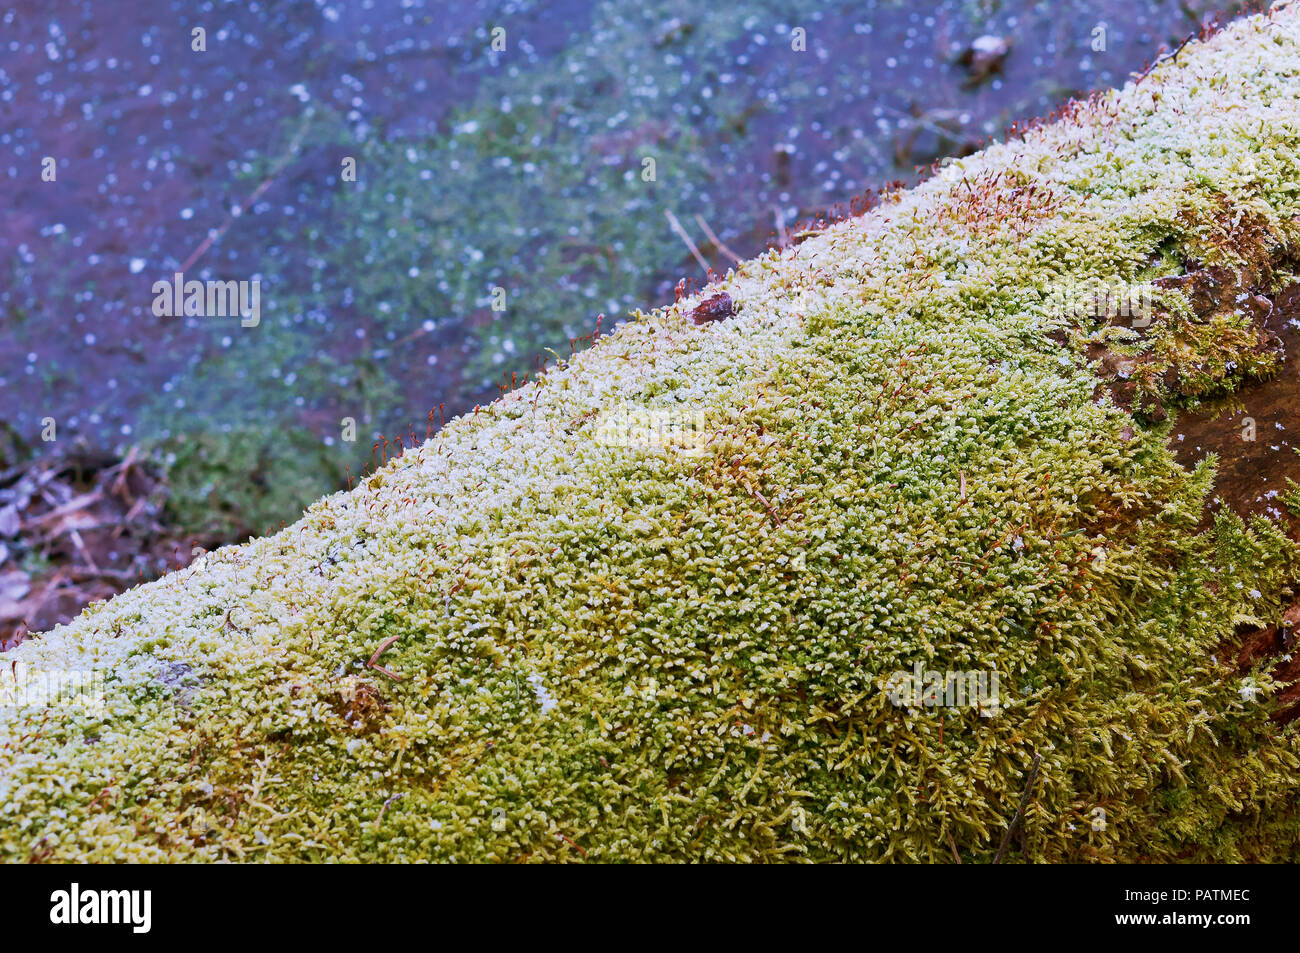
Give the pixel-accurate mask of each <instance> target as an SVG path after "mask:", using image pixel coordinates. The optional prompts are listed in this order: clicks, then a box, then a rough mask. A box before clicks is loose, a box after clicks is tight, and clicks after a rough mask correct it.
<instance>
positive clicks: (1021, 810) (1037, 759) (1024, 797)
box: [993, 754, 1043, 864]
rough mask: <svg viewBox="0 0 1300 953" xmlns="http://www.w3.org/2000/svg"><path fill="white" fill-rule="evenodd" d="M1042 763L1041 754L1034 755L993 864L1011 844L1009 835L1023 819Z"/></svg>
mask: <svg viewBox="0 0 1300 953" xmlns="http://www.w3.org/2000/svg"><path fill="white" fill-rule="evenodd" d="M1042 763H1043V756H1042V755H1041V754H1036V755H1034V763H1033V764H1032V765H1031V766H1030V768H1029V779H1028V780H1027V781H1026V782H1025V790H1024V793H1022V794H1021V795H1020V805H1019V806H1018V807H1017V808H1016V813H1015V814H1014V815H1013V816H1012V818H1011V823H1010V824H1008V825H1007V832H1006V833H1005V834H1003V835H1002V846H1001V847H999V848H998V853H997V856H996V857H994V858H993V863H995V864H1000V863H1001V862H1002V855H1003V854H1004V853H1006V850H1007V845H1008V844H1009V843H1011V835H1012V834H1013V833H1014V832H1015V829H1016V827H1017V825H1019V824H1020V821H1021V820H1022V819H1023V818H1024V814H1025V808H1026V807H1027V806H1028V804H1029V792H1030V790H1032V789H1033V786H1034V781H1035V779H1036V778H1037V777H1038V766H1039V765H1040V764H1042Z"/></svg>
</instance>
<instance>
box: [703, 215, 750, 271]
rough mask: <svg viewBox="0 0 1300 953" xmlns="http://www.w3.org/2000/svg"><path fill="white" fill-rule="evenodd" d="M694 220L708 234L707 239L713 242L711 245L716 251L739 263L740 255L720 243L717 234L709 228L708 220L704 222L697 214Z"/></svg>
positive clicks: (720, 240)
mask: <svg viewBox="0 0 1300 953" xmlns="http://www.w3.org/2000/svg"><path fill="white" fill-rule="evenodd" d="M695 221H696V222H697V223H698V224H699V226H700V228H701V229H703V230H704V234H705V235H707V236H708V238H709V241H711V242H713V247H714V248H716V249H717V250H718V251H720V252H722V254H724V255H726V256H727V257H728V258H730V259H731V260H732V261H734V262H735V263H736V264H737V265H739V264H740V256H739V255H737V254H736V253H735V252H734V251H732V250H731V249H730V248H728V247H727V246H726V245H724V244H722V239H721V238H719V237H718V236H717V235H715V234H713V229H711V228H709V223H708V222H706V221H705V220H704V219H703V218H702V217H701V216H699V215H696V216H695Z"/></svg>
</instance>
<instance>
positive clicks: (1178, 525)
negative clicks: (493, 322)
mask: <svg viewBox="0 0 1300 953" xmlns="http://www.w3.org/2000/svg"><path fill="white" fill-rule="evenodd" d="M1298 71H1300V15H1297V14H1296V13H1293V12H1291V11H1290V10H1289V9H1288V10H1275V12H1274V13H1273V14H1272V15H1271V16H1269V17H1256V18H1253V19H1248V20H1243V21H1241V22H1239V23H1236V24H1234V25H1233V26H1232V27H1231V28H1230V29H1229V30H1227V31H1226V32H1224V33H1221V34H1219V35H1217V36H1215V37H1213V38H1211V39H1209V40H1208V41H1207V42H1204V43H1199V44H1193V45H1191V46H1189V47H1188V48H1186V49H1184V50H1183V51H1182V53H1181V54H1180V55H1179V57H1178V59H1177V62H1176V63H1172V62H1167V63H1165V64H1163V65H1161V66H1159V67H1158V68H1157V69H1156V70H1155V71H1154V72H1153V73H1152V74H1151V75H1150V76H1149V77H1147V78H1146V79H1145V80H1144V81H1142V82H1141V83H1139V84H1132V83H1130V84H1129V85H1128V86H1126V87H1125V88H1124V89H1123V90H1120V91H1117V92H1110V93H1107V94H1105V95H1101V96H1097V97H1094V98H1093V99H1091V100H1090V101H1089V102H1087V103H1083V104H1078V105H1076V106H1075V107H1072V108H1071V109H1069V110H1068V111H1067V115H1065V116H1064V117H1063V118H1061V119H1060V120H1058V121H1057V122H1055V123H1054V124H1051V125H1047V126H1043V127H1039V128H1036V129H1033V130H1031V131H1030V132H1028V133H1027V134H1026V135H1025V137H1024V138H1023V139H1015V140H1013V141H1009V142H1006V143H1003V144H998V145H994V146H992V147H990V148H988V149H986V150H985V151H984V152H982V153H980V154H978V155H974V156H970V157H968V158H964V159H961V160H960V161H957V162H953V163H951V164H949V165H948V166H947V167H946V168H945V169H944V170H942V172H941V174H940V175H938V176H936V177H934V178H933V179H931V180H929V181H927V182H925V183H924V184H922V185H920V186H919V187H917V188H915V189H912V190H910V191H907V192H900V193H894V194H892V195H889V196H887V197H886V199H885V201H884V203H883V204H882V205H881V206H880V207H878V208H877V209H875V210H874V211H872V212H870V213H868V214H867V215H865V216H862V217H860V218H856V219H852V220H849V221H846V222H842V223H839V224H836V225H833V226H832V227H830V228H828V229H827V230H826V231H825V232H823V233H820V234H818V235H816V236H814V237H812V238H809V239H808V240H806V241H805V242H803V243H802V244H800V245H798V246H796V247H791V248H787V249H784V250H782V251H777V252H773V253H770V254H768V255H765V256H763V257H761V258H759V259H756V260H754V261H750V262H747V263H745V264H744V265H743V266H741V267H740V268H739V269H738V270H737V271H736V272H734V273H732V274H729V275H728V276H727V277H726V279H725V280H724V281H723V282H722V283H721V285H720V286H716V287H714V288H710V289H709V293H714V292H716V291H717V290H725V291H726V292H727V293H728V294H730V296H731V297H732V299H733V300H734V302H735V304H736V306H737V309H738V314H737V315H736V316H735V317H733V318H731V319H729V320H726V321H723V322H720V323H715V324H708V325H704V326H700V327H697V326H695V325H694V324H693V323H692V322H690V321H689V320H688V318H687V314H688V313H689V310H690V308H692V307H693V306H694V305H695V304H696V303H697V302H698V300H699V299H690V300H687V301H684V302H682V303H681V304H679V305H676V306H674V307H670V308H664V309H661V310H658V311H655V312H653V313H651V314H646V315H638V316H637V319H636V320H635V321H633V322H631V323H630V324H628V325H627V326H625V327H623V328H621V329H620V330H619V331H618V332H617V333H615V334H613V335H610V336H608V337H606V338H604V339H602V340H601V341H600V342H599V344H598V345H597V346H595V347H593V348H591V349H590V350H588V351H586V352H584V353H581V354H579V355H577V356H575V357H574V358H572V359H571V360H569V361H567V362H565V363H564V364H563V365H562V366H560V367H557V368H555V369H553V370H552V371H551V372H550V373H548V374H547V375H546V377H545V378H544V379H543V380H542V381H540V382H538V383H534V384H530V385H528V386H526V387H523V388H521V389H520V390H518V391H516V392H514V393H511V394H509V395H508V396H506V397H503V398H502V399H501V400H499V401H497V402H496V403H494V404H492V405H491V406H490V407H488V408H486V409H484V410H481V411H479V412H478V413H476V414H472V415H468V416H465V417H462V418H460V419H458V420H457V421H455V422H453V423H452V424H451V425H449V426H448V427H447V428H446V429H445V430H444V431H443V432H442V433H440V434H439V435H438V436H437V437H436V438H435V439H433V440H431V441H430V442H428V443H426V444H424V445H423V446H421V447H419V448H416V449H415V450H413V451H411V452H408V453H407V454H406V455H404V456H403V457H401V458H400V459H399V460H398V461H396V462H394V463H392V464H390V465H389V466H387V467H385V468H384V469H383V470H381V471H379V472H378V473H376V474H374V475H373V476H372V477H370V478H369V479H368V480H366V481H365V482H364V484H363V485H361V486H359V487H358V488H357V489H356V490H355V491H353V492H351V493H346V494H336V495H334V496H331V497H327V498H325V499H323V500H321V501H319V502H318V503H317V504H316V505H315V506H313V507H312V508H311V509H310V510H309V511H308V512H307V513H306V514H305V515H304V517H303V518H302V520H301V521H299V522H298V523H297V524H295V525H294V526H291V527H289V528H288V529H286V530H284V531H283V532H281V533H279V534H278V535H276V536H273V537H269V538H266V539H259V540H254V541H252V542H249V543H248V544H247V545H243V546H236V547H229V548H226V549H223V550H220V551H218V552H215V553H212V554H210V555H209V556H208V557H207V558H206V559H205V560H204V561H203V565H202V566H195V567H191V568H189V569H187V570H185V571H181V572H177V573H173V574H171V575H169V576H167V577H165V578H163V579H161V580H159V581H157V582H155V583H151V584H149V585H144V586H141V587H139V588H137V589H135V590H132V591H130V592H128V593H125V594H123V595H122V596H120V597H118V598H116V599H113V600H111V601H110V602H108V603H106V604H102V605H98V606H95V607H93V608H92V609H90V610H88V611H87V612H86V613H85V614H83V615H82V616H81V617H80V618H78V619H77V620H76V621H75V622H73V623H72V624H71V625H68V626H63V627H60V628H58V629H56V630H54V631H53V632H51V633H48V634H46V635H44V636H41V637H39V638H34V639H31V640H29V641H28V642H26V643H25V644H23V645H22V646H20V647H19V648H18V649H16V650H15V651H12V652H10V653H8V654H7V655H5V656H3V657H0V662H3V665H4V667H5V668H6V669H11V670H12V671H14V672H17V673H19V674H21V675H22V676H23V677H24V678H27V679H39V678H50V677H54V676H56V675H57V674H58V673H61V672H69V671H79V672H92V673H102V675H103V677H104V679H105V683H104V689H105V690H104V693H103V696H104V697H103V700H102V706H96V705H95V704H92V703H91V701H93V699H91V697H90V696H89V695H88V694H87V693H86V692H82V693H80V694H76V693H68V697H66V698H63V699H59V700H54V701H49V700H46V701H44V702H42V701H39V700H33V699H32V698H28V699H27V700H26V701H23V700H21V699H19V700H18V701H16V702H14V703H13V704H12V705H11V707H10V717H8V718H7V719H6V720H5V723H4V724H3V726H2V727H0V851H2V853H3V856H4V857H5V858H7V859H26V858H29V857H35V858H38V859H44V858H48V859H71V858H83V859H88V860H101V861H107V860H127V859H130V860H179V859H187V860H188V859H209V860H217V859H241V860H273V859H274V860H296V859H301V860H307V859H326V858H336V859H363V860H417V859H437V860H452V859H454V860H503V861H513V860H549V859H573V860H577V859H589V860H636V859H688V858H690V859H707V860H755V859H767V860H782V859H784V860H800V859H846V860H847V859H920V860H945V859H951V858H952V856H953V854H954V852H955V853H958V854H960V855H961V856H962V857H963V858H965V859H968V860H988V859H991V857H992V856H993V854H994V853H995V852H996V850H997V847H998V844H999V842H1000V840H1001V838H1002V834H1003V831H1004V830H1005V829H1006V825H1007V822H1008V820H1009V817H1010V815H1011V813H1012V812H1013V811H1014V808H1015V804H1016V803H1017V802H1018V800H1019V797H1020V793H1021V791H1022V789H1023V787H1024V784H1025V780H1026V776H1027V769H1028V766H1029V765H1030V763H1031V762H1032V760H1033V757H1034V755H1035V753H1037V754H1039V755H1041V756H1042V766H1041V771H1040V774H1039V777H1038V780H1037V782H1036V784H1035V786H1034V790H1033V792H1032V797H1031V799H1030V802H1029V803H1030V805H1031V806H1030V808H1029V811H1028V815H1027V817H1026V818H1025V821H1024V838H1023V839H1024V846H1023V855H1027V856H1029V857H1031V858H1033V859H1038V860H1063V859H1069V860H1089V859H1099V860H1107V859H1109V860H1133V859H1162V860H1164V859H1184V858H1198V859H1218V860H1237V859H1241V858H1252V859H1269V858H1282V857H1286V858H1292V859H1294V858H1295V856H1296V855H1297V840H1298V838H1300V819H1297V817H1296V807H1295V805H1297V804H1300V799H1298V798H1297V795H1298V794H1300V790H1297V788H1298V787H1300V772H1298V771H1297V765H1298V764H1300V760H1298V759H1297V741H1296V738H1297V736H1296V732H1295V730H1294V729H1293V728H1290V727H1287V728H1282V727H1279V726H1277V725H1274V724H1272V723H1270V721H1269V719H1268V717H1267V714H1268V710H1269V709H1268V704H1267V696H1268V693H1269V691H1270V690H1271V688H1272V682H1271V681H1270V679H1269V675H1268V673H1267V672H1266V671H1262V670H1261V671H1256V672H1254V673H1253V675H1252V677H1253V678H1254V680H1255V681H1254V682H1253V683H1252V684H1254V685H1257V686H1258V687H1259V692H1260V697H1259V698H1258V699H1257V700H1252V699H1247V698H1246V697H1244V694H1243V693H1242V692H1241V680H1240V677H1241V674H1242V673H1239V672H1235V671H1233V670H1232V669H1230V668H1228V667H1227V666H1226V665H1221V664H1220V663H1219V662H1218V661H1216V658H1218V659H1224V660H1226V659H1227V658H1228V657H1229V653H1228V652H1227V651H1222V650H1220V651H1218V652H1217V654H1216V649H1218V647H1219V646H1221V645H1223V644H1224V643H1225V642H1227V641H1229V640H1230V639H1231V638H1232V635H1233V631H1234V628H1235V627H1236V626H1238V625H1242V624H1246V623H1252V624H1254V623H1259V624H1262V623H1267V622H1271V621H1276V619H1277V617H1278V616H1279V615H1280V612H1281V609H1282V606H1283V605H1284V604H1285V603H1286V602H1289V601H1290V599H1291V598H1293V594H1292V592H1291V590H1290V589H1289V588H1288V585H1289V584H1290V582H1291V579H1292V576H1293V573H1294V569H1295V564H1296V558H1295V550H1294V547H1293V546H1292V545H1291V544H1290V543H1289V542H1288V541H1287V540H1286V539H1285V537H1284V536H1283V534H1282V533H1281V532H1280V530H1278V529H1277V528H1275V527H1274V526H1273V525H1272V524H1270V523H1268V522H1266V521H1260V520H1257V521H1256V522H1254V523H1253V524H1251V525H1250V526H1246V525H1243V524H1242V523H1241V522H1240V521H1239V520H1236V519H1235V518H1232V517H1223V518H1221V519H1220V520H1219V521H1218V523H1217V524H1216V526H1215V527H1214V528H1213V530H1212V531H1210V532H1208V533H1200V534H1198V533H1197V530H1196V526H1197V522H1198V520H1199V519H1200V514H1201V504H1202V502H1203V500H1204V497H1205V494H1206V492H1207V490H1208V488H1209V486H1210V481H1211V479H1212V476H1213V474H1212V471H1211V469H1210V468H1209V467H1202V468H1201V469H1200V470H1198V471H1197V472H1196V473H1192V474H1189V473H1187V472H1185V471H1184V470H1182V469H1181V468H1179V467H1178V466H1177V465H1176V464H1175V463H1174V461H1173V459H1172V458H1171V456H1170V454H1169V452H1168V450H1167V449H1166V448H1165V446H1164V434H1163V432H1162V431H1160V430H1158V429H1147V428H1143V427H1142V426H1138V427H1137V428H1136V432H1135V433H1133V434H1132V436H1131V437H1130V436H1128V435H1127V434H1124V435H1122V434H1121V432H1122V431H1124V430H1126V428H1129V427H1130V426H1131V425H1132V424H1133V421H1132V420H1131V419H1130V418H1129V417H1128V416H1127V415H1126V414H1125V413H1124V412H1123V411H1122V410H1120V409H1119V408H1117V407H1115V406H1114V405H1113V404H1112V403H1111V402H1110V400H1109V398H1108V397H1106V396H1100V397H1096V396H1094V395H1095V393H1096V391H1097V378H1096V376H1095V374H1094V370H1093V369H1092V368H1091V367H1089V366H1088V363H1087V361H1086V360H1085V359H1084V357H1083V356H1082V354H1083V351H1082V348H1081V347H1077V346H1075V345H1076V344H1077V343H1078V341H1079V340H1080V337H1079V336H1080V334H1083V333H1087V332H1088V331H1089V329H1088V328H1084V327H1080V326H1077V325H1078V322H1076V321H1074V319H1071V318H1069V317H1068V316H1066V315H1063V314H1061V313H1059V309H1055V310H1054V309H1053V308H1052V307H1051V305H1050V302H1052V301H1053V300H1055V299H1054V297H1053V296H1054V293H1056V292H1059V290H1060V288H1061V287H1062V284H1063V283H1065V282H1072V281H1079V280H1085V279H1097V280H1100V281H1102V282H1109V283H1117V282H1124V281H1130V280H1133V279H1135V278H1136V277H1137V275H1138V272H1139V270H1140V269H1141V267H1142V266H1143V263H1144V262H1146V261H1147V260H1148V256H1149V255H1151V253H1152V252H1153V251H1154V250H1156V249H1157V248H1159V247H1160V246H1161V245H1162V243H1166V242H1169V241H1173V242H1174V243H1176V245H1177V246H1178V247H1179V248H1180V249H1182V250H1183V252H1184V253H1186V254H1187V256H1188V257H1196V258H1197V259H1198V260H1203V261H1215V260H1218V261H1221V262H1224V263H1228V264H1232V263H1234V260H1245V259H1249V258H1250V256H1252V255H1259V254H1265V255H1274V256H1276V255H1278V254H1280V252H1279V249H1284V248H1285V247H1286V246H1287V244H1288V243H1289V242H1290V241H1291V239H1292V238H1293V236H1294V234H1295V226H1294V224H1293V220H1294V218H1295V216H1296V215H1297V214H1298V213H1300V126H1298V125H1297V120H1298V119H1300V108H1298V107H1300V77H1298V76H1297V72H1298ZM1243 217H1245V220H1246V221H1248V222H1250V223H1254V225H1255V226H1258V227H1254V228H1253V229H1252V231H1251V236H1252V237H1251V239H1250V241H1249V242H1247V240H1246V239H1245V238H1244V237H1243V236H1242V235H1240V234H1238V231H1237V229H1238V225H1239V223H1240V222H1241V221H1242V220H1243ZM1260 236H1262V237H1260ZM1247 245H1249V246H1250V247H1247ZM1238 263H1239V262H1238ZM1281 277H1283V276H1282V275H1281V272H1280V271H1279V280H1281ZM1058 340H1059V341H1067V340H1068V341H1070V342H1071V343H1070V344H1060V343H1057V342H1058ZM620 427H622V428H623V431H624V438H620V437H619V428H620ZM647 430H653V431H654V432H653V433H647ZM1246 593H1249V595H1246ZM380 649H382V652H380V653H379V655H378V657H377V658H375V660H374V665H373V666H370V665H368V664H367V662H368V660H370V659H371V657H372V656H373V655H375V653H376V652H378V651H379V650H380ZM918 662H919V663H923V664H924V665H925V666H926V667H928V668H932V669H938V670H953V671H983V672H996V673H998V676H999V685H1000V699H999V706H998V711H997V713H996V714H995V715H993V716H992V717H981V716H980V714H979V713H978V712H977V711H976V710H974V709H972V708H952V709H935V708H907V707H896V706H895V705H894V704H892V703H891V702H890V700H889V698H888V697H887V695H886V687H887V684H888V682H889V679H890V678H891V676H893V674H894V673H896V672H898V671H911V670H912V669H913V666H914V665H915V664H916V663H918ZM14 666H17V667H16V668H15V667H14ZM91 684H94V683H93V681H92V682H91ZM0 700H3V696H2V695H0ZM1098 809H1101V811H1102V812H1104V813H1103V814H1102V815H1098V813H1097V811H1098ZM1098 816H1102V817H1104V818H1105V824H1103V825H1098V824H1097V823H1096V819H1097V817H1098ZM1011 854H1012V856H1014V857H1016V858H1017V859H1018V858H1019V857H1020V856H1022V851H1021V850H1020V849H1019V848H1017V849H1016V850H1013V851H1011Z"/></svg>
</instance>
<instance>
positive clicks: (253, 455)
mask: <svg viewBox="0 0 1300 953" xmlns="http://www.w3.org/2000/svg"><path fill="white" fill-rule="evenodd" d="M152 452H153V454H154V455H155V456H156V457H158V460H159V462H160V463H161V464H162V465H163V467H164V468H165V469H166V473H167V483H168V490H169V495H168V498H167V509H168V516H169V519H170V521H171V522H172V523H173V525H175V526H178V527H180V528H181V529H183V530H185V531H187V532H192V533H201V534H208V535H211V536H214V537H217V538H219V539H232V538H239V537H242V536H249V535H258V534H260V533H265V532H267V531H269V530H271V529H273V528H274V527H275V525H276V524H277V523H279V522H281V521H282V520H283V519H284V518H285V517H286V516H287V517H289V518H293V517H294V516H295V515H296V514H299V513H301V512H302V511H303V510H304V509H306V508H307V506H308V505H309V504H310V503H311V502H312V501H313V500H315V499H316V498H317V497H319V496H320V495H321V494H322V493H325V492H329V491H330V490H332V489H336V488H337V487H338V485H339V484H340V483H341V482H342V479H341V477H342V474H341V473H340V472H339V468H338V460H339V455H338V454H337V453H332V452H330V451H329V449H328V448H326V447H325V446H324V445H323V444H322V443H321V440H320V438H319V437H317V436H315V435H314V434H312V433H310V432H308V431H306V430H302V429H299V430H293V429H289V430H285V431H267V430H265V429H261V428H245V429H240V430H230V431H222V430H216V431H207V432H199V433H186V434H183V435H181V436H177V437H172V438H169V439H167V440H165V441H160V442H159V443H157V444H156V445H155V446H154V447H153V448H152Z"/></svg>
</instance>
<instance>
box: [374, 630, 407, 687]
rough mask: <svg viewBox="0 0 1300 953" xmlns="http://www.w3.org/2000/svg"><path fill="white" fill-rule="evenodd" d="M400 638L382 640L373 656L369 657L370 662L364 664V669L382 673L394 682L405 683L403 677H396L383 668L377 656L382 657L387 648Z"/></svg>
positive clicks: (394, 673)
mask: <svg viewBox="0 0 1300 953" xmlns="http://www.w3.org/2000/svg"><path fill="white" fill-rule="evenodd" d="M400 638H401V636H400V635H394V636H392V637H391V638H387V639H384V641H383V642H382V643H381V644H380V646H379V648H377V649H375V654H374V655H372V656H370V661H369V662H367V663H366V667H367V668H373V669H374V670H375V671H376V672H383V673H384V674H385V675H387V676H388V677H389V678H391V679H392V680H393V681H395V682H403V681H406V676H405V675H398V674H397V673H396V672H394V671H393V670H392V669H390V668H384V666H382V665H380V664H379V656H381V655H383V654H384V653H385V652H386V651H388V647H389V646H391V645H392V644H393V643H394V642H396V641H397V640H398V639H400Z"/></svg>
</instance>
